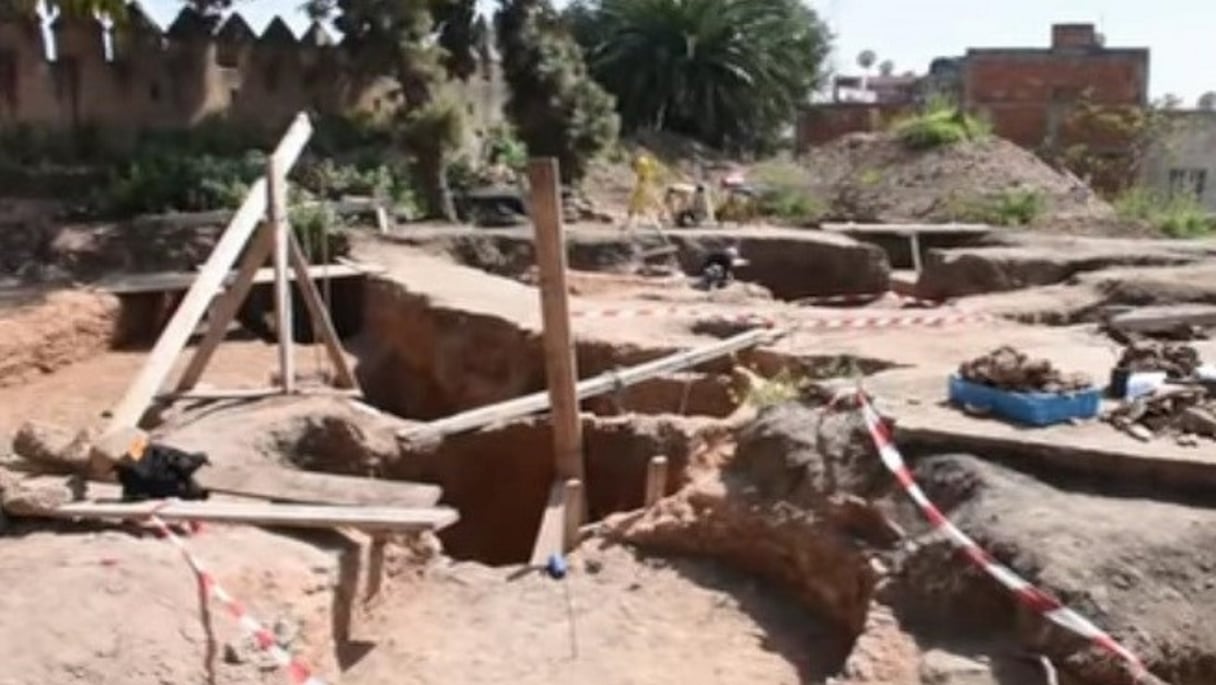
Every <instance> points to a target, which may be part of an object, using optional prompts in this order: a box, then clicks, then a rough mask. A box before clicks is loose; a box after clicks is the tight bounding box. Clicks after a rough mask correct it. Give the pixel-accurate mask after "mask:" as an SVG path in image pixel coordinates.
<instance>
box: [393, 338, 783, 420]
mask: <svg viewBox="0 0 1216 685" xmlns="http://www.w3.org/2000/svg"><path fill="white" fill-rule="evenodd" d="M776 335H777V333H776V332H775V331H772V330H769V329H757V330H752V331H746V332H744V333H740V334H739V335H736V336H733V337H731V338H727V339H726V340H721V341H718V342H714V343H711V344H709V345H705V346H703V347H698V348H696V349H692V350H687V351H684V352H678V353H676V354H673V355H670V356H667V357H663V358H661V359H656V360H654V361H650V362H646V363H644V364H639V365H637V366H633V367H630V368H627V369H620V370H618V371H609V372H607V373H604V374H600V375H599V376H596V377H595V378H590V379H588V380H584V381H580V382H579V383H578V385H576V386H575V392H576V393H577V395H578V398H579V399H580V400H584V399H587V398H588V397H595V396H597V395H603V394H605V393H608V392H613V391H615V390H616V389H617V388H623V387H628V386H631V385H636V384H638V383H641V382H643V381H647V380H650V379H651V378H655V377H657V376H662V375H665V374H669V373H674V372H676V371H680V370H682V369H687V368H689V367H693V366H697V365H698V364H703V363H705V362H707V361H711V360H714V359H717V358H719V357H724V356H726V355H729V354H733V353H735V352H738V351H739V350H743V349H747V348H749V347H754V346H755V345H759V344H761V343H763V342H765V341H766V340H769V339H771V338H773V337H775V336H776ZM549 406H550V404H549V394H548V393H547V392H538V393H534V394H531V395H525V396H523V397H517V398H515V399H513V400H507V401H505V402H500V403H498V404H492V405H489V406H485V407H479V408H477V409H471V410H469V411H466V412H461V413H459V414H453V415H452V416H449V417H447V418H443V419H439V420H437V421H432V422H430V423H424V424H421V425H417V426H411V427H409V428H406V429H403V430H401V431H400V432H398V434H397V436H398V437H399V438H400V439H402V440H404V441H415V440H430V439H434V438H443V437H446V436H449V435H456V434H459V433H466V432H469V431H474V430H478V429H480V428H484V427H485V426H488V425H490V424H493V423H498V422H501V421H509V420H511V419H517V418H520V417H522V416H527V415H529V414H535V413H537V412H542V411H545V410H547V409H548V408H549Z"/></svg>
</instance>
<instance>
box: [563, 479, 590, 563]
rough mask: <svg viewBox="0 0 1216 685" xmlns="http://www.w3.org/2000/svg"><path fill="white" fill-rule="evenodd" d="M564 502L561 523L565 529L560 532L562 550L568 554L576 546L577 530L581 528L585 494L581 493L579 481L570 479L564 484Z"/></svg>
mask: <svg viewBox="0 0 1216 685" xmlns="http://www.w3.org/2000/svg"><path fill="white" fill-rule="evenodd" d="M564 493H565V500H564V501H563V502H562V505H563V507H564V508H565V511H563V512H562V513H563V514H564V515H565V517H564V518H563V521H564V523H565V528H564V529H563V530H562V549H563V550H564V551H565V552H567V553H569V552H570V551H572V550H573V549H574V548H575V547H577V546H578V541H579V534H578V530H579V528H581V527H582V522H583V509H584V508H585V505H584V502H585V501H586V500H585V494H584V493H583V483H582V481H580V480H576V479H574V478H571V479H569V480H567V481H566V482H565V489H564Z"/></svg>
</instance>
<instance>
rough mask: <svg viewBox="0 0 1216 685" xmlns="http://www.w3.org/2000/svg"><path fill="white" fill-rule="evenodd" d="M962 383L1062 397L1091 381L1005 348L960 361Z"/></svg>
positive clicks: (1088, 384)
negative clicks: (1052, 394)
mask: <svg viewBox="0 0 1216 685" xmlns="http://www.w3.org/2000/svg"><path fill="white" fill-rule="evenodd" d="M958 373H959V376H960V377H962V379H963V380H966V381H969V382H971V383H977V384H979V385H986V386H988V387H990V388H997V389H999V390H1007V391H1010V392H1040V393H1058V394H1065V393H1071V392H1077V391H1080V390H1085V389H1088V388H1092V387H1093V379H1091V378H1090V377H1089V376H1087V375H1085V374H1081V373H1064V372H1062V371H1060V370H1059V369H1057V368H1055V367H1054V366H1053V365H1052V363H1051V362H1050V361H1048V360H1046V359H1033V358H1031V357H1030V356H1029V355H1027V354H1026V353H1024V352H1022V351H1021V350H1018V349H1016V348H1013V347H1010V346H1008V345H1006V346H1003V347H1000V348H997V349H996V350H993V351H992V352H989V353H988V354H985V355H983V356H980V357H976V358H975V359H972V360H970V361H966V362H963V363H962V364H960V365H959V368H958Z"/></svg>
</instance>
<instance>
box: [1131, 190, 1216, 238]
mask: <svg viewBox="0 0 1216 685" xmlns="http://www.w3.org/2000/svg"><path fill="white" fill-rule="evenodd" d="M1115 211H1116V212H1117V213H1118V214H1119V218H1121V219H1124V220H1126V221H1136V222H1141V223H1145V224H1148V225H1149V226H1152V227H1153V228H1154V229H1156V230H1158V231H1160V232H1161V233H1162V234H1164V235H1167V236H1169V237H1171V238H1198V237H1202V236H1206V235H1208V234H1210V233H1212V232H1213V231H1214V230H1216V220H1214V218H1213V217H1212V216H1211V215H1210V214H1208V213H1207V212H1206V211H1205V210H1204V209H1203V207H1202V206H1201V205H1200V204H1199V202H1198V201H1197V200H1196V199H1195V198H1193V197H1191V196H1189V195H1174V196H1169V195H1165V194H1162V193H1157V192H1154V191H1151V190H1148V189H1146V188H1132V189H1131V190H1129V191H1127V192H1126V193H1124V194H1123V195H1121V196H1119V197H1118V198H1117V199H1116V200H1115Z"/></svg>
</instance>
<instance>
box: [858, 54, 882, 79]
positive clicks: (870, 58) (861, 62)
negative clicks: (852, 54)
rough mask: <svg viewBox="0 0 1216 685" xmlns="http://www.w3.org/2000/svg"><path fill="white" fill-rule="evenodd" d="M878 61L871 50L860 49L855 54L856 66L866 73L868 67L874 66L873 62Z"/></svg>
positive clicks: (868, 70) (868, 69)
mask: <svg viewBox="0 0 1216 685" xmlns="http://www.w3.org/2000/svg"><path fill="white" fill-rule="evenodd" d="M877 61H878V55H877V54H875V52H874V51H873V50H862V51H861V53H860V54H858V55H857V66H859V67H861V68H862V70H864V71H865V72H866V73H867V74H869V73H870V69H872V68H874V63H875V62H877Z"/></svg>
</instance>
